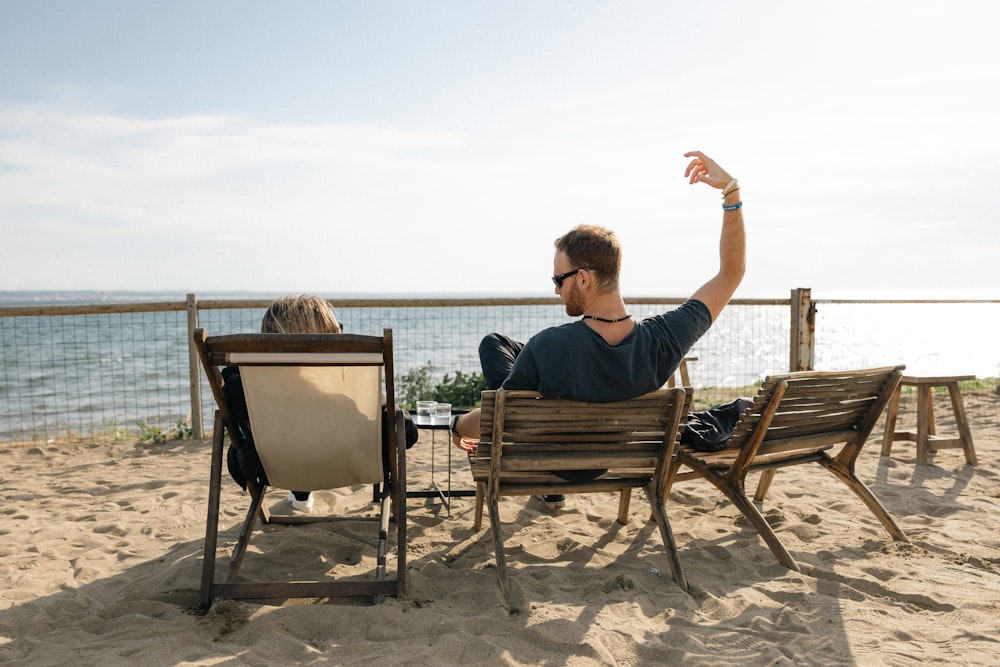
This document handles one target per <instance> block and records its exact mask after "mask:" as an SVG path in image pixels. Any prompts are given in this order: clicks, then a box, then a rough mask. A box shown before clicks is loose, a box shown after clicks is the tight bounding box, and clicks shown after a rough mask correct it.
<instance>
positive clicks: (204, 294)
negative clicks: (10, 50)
mask: <svg viewBox="0 0 1000 667" xmlns="http://www.w3.org/2000/svg"><path fill="white" fill-rule="evenodd" d="M811 289H812V297H813V299H817V300H831V299H835V300H857V301H884V300H888V301H894V300H898V301H916V300H954V301H998V302H1000V289H994V288H968V289H933V290H926V289H925V290H898V289H897V290H885V289H871V290H819V289H816V288H811ZM192 293H193V294H196V295H197V296H198V298H199V299H273V298H277V297H279V296H284V295H287V294H316V295H319V296H322V297H324V298H327V299H332V300H336V299H429V298H437V299H490V298H550V297H554V296H555V294H553V292H552V291H550V290H545V291H530V292H529V291H505V292H498V291H474V290H462V291H453V290H439V291H413V292H407V291H400V292H363V291H357V292H325V291H322V290H300V291H296V290H289V291H282V290H273V291H271V290H267V291H264V290H205V291H195V292H192V291H191V290H177V289H161V290H128V289H120V290H119V289H115V290H101V289H80V290H59V289H40V290H0V306H25V305H35V304H39V305H76V304H91V303H92V304H101V303H141V302H159V301H185V300H186V299H187V295H188V294H192ZM790 294H791V288H789V290H788V291H787V292H786V293H783V294H778V293H771V294H763V293H759V294H744V293H740V292H737V294H736V296H735V297H734V298H735V299H788V298H789V296H790ZM623 295H624V297H625V299H627V300H638V299H643V298H669V299H683V298H686V297H687V296H688V295H686V294H667V293H662V292H661V293H655V294H651V293H641V292H635V293H633V292H629V291H627V290H623Z"/></svg>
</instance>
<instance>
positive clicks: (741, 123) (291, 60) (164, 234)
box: [0, 0, 1000, 298]
mask: <svg viewBox="0 0 1000 667" xmlns="http://www.w3.org/2000/svg"><path fill="white" fill-rule="evenodd" d="M991 6H992V5H991V4H990V3H984V2H981V1H976V2H970V1H967V0H951V1H949V2H939V1H934V2H928V1H926V0H907V1H905V2H902V1H896V0H880V1H878V2H872V1H870V0H865V1H854V0H838V1H837V2H813V1H807V0H781V1H778V0H775V1H769V0H760V1H755V2H745V1H736V0H719V1H717V2H712V3H702V2H687V3H681V2H670V1H666V0H663V1H659V2H653V1H648V0H636V1H621V2H595V1H590V0H573V1H569V0H551V1H550V0H527V1H510V2H505V1H495V2H479V1H475V0H441V1H433V0H424V1H419V2H418V1H412V2H411V1H396V2H383V1H379V0H371V1H366V2H361V1H357V2H338V1H335V0H326V1H322V2H321V1H314V0H300V1H295V2H291V1H290V2H271V1H267V2H265V1H257V0H248V1H244V2H236V1H231V0H220V1H211V2H205V1H204V0H198V1H189V0H179V1H171V2H134V1H133V0H122V1H107V0H89V1H88V2H85V3H84V2H76V1H69V0H63V1H57V0H31V1H30V2H28V1H17V0H0V233H2V237H3V239H4V240H3V242H2V243H0V290H109V291H116V290H142V291H147V290H149V291H162V290H175V291H178V292H184V293H186V292H194V293H199V294H204V293H212V292H218V291H250V292H267V293H313V294H320V295H324V296H334V295H337V294H373V295H380V294H381V295H390V294H391V295H400V294H427V293H462V294H470V293H471V294H479V293H482V294H490V295H497V294H500V295H513V296H521V295H546V294H551V293H552V284H551V282H550V281H549V276H550V275H551V274H552V260H553V252H554V251H553V245H552V242H553V240H554V239H555V238H556V237H558V236H560V235H561V234H562V233H564V232H565V231H567V230H569V229H570V228H572V227H573V226H575V225H578V224H582V223H586V224H598V225H603V226H606V227H609V228H611V229H613V230H615V232H616V233H617V234H618V236H619V237H620V239H621V242H622V245H623V247H624V259H623V270H622V276H621V285H622V291H623V293H624V294H625V295H626V296H630V295H633V296H640V295H641V296H670V297H683V296H687V295H689V294H691V293H692V292H693V291H694V290H695V289H697V288H698V287H699V286H700V285H701V284H702V283H703V282H705V281H706V280H707V279H708V278H710V277H711V276H712V275H713V274H714V272H715V270H716V269H717V266H718V244H719V232H720V229H721V218H722V211H721V207H720V198H719V193H718V191H716V190H713V189H711V188H709V187H707V186H705V185H704V184H696V185H693V186H692V185H690V184H688V182H687V180H686V179H685V178H684V169H685V167H686V165H687V162H688V159H687V158H685V157H684V153H685V152H687V151H690V150H701V151H704V152H705V153H706V154H708V155H709V156H711V157H712V158H714V159H716V160H717V161H718V162H719V163H720V164H721V165H722V166H723V167H724V168H725V169H726V170H728V171H729V172H730V173H731V174H732V175H733V176H735V177H737V178H739V181H740V185H741V193H742V196H743V201H744V209H743V210H744V214H745V220H746V225H747V234H748V265H747V273H746V277H745V279H744V281H743V284H742V285H741V287H740V289H739V291H738V292H737V297H746V298H767V297H775V298H787V297H788V294H789V290H791V289H792V288H796V287H809V288H812V291H813V296H814V297H815V298H835V297H838V296H862V297H863V296H878V297H893V296H906V297H911V298H917V297H921V296H927V297H934V296H951V297H954V298H1000V262H998V259H1000V234H998V233H997V229H998V225H997V221H998V218H1000V187H998V185H1000V126H998V122H997V118H998V117H1000V113H998V103H997V100H998V99H1000V69H998V63H1000V39H997V37H996V29H995V21H994V20H993V19H995V16H992V17H991V13H992V14H996V13H997V10H993V9H990V7H991Z"/></svg>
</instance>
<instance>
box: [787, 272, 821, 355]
mask: <svg viewBox="0 0 1000 667" xmlns="http://www.w3.org/2000/svg"><path fill="white" fill-rule="evenodd" d="M791 306H792V309H791V310H792V326H791V341H790V344H789V346H788V348H789V360H788V370H789V371H791V372H795V371H811V370H813V355H814V354H815V352H816V304H815V303H813V300H812V290H811V289H810V288H808V287H797V288H795V289H793V290H792V296H791Z"/></svg>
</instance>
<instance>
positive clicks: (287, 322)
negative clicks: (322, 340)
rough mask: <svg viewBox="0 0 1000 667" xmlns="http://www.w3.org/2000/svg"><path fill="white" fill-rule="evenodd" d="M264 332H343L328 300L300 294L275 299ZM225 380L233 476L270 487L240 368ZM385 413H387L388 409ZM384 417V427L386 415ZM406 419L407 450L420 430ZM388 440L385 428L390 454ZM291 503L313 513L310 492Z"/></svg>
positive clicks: (293, 494) (293, 496)
mask: <svg viewBox="0 0 1000 667" xmlns="http://www.w3.org/2000/svg"><path fill="white" fill-rule="evenodd" d="M260 331H261V333H265V334H309V333H332V334H339V333H341V331H342V329H341V326H340V323H339V322H338V321H337V318H336V316H335V315H334V312H333V309H332V308H331V307H330V304H329V303H327V302H326V300H324V299H321V298H320V297H318V296H308V295H300V296H285V297H280V298H278V299H275V300H274V302H272V303H271V305H270V306H269V307H268V309H267V311H265V313H264V317H263V319H262V320H261V323H260ZM222 378H223V380H224V381H225V384H224V385H223V387H222V393H223V398H224V399H225V401H226V407H227V408H228V409H229V413H230V415H231V416H232V418H233V421H234V422H236V429H237V433H236V434H234V435H232V440H233V443H232V444H230V445H229V451H228V452H227V453H226V464H227V467H228V468H229V474H230V476H231V477H232V478H233V479H234V480H235V481H236V483H237V484H239V485H240V486H241V487H242V488H243V489H246V487H247V480H251V481H253V482H255V483H257V484H267V483H268V482H267V477H266V475H265V474H264V468H263V466H262V465H261V463H260V458H259V457H258V456H257V451H256V449H255V448H254V444H253V434H252V433H251V432H250V416H249V414H248V412H247V402H246V397H245V396H244V394H243V383H242V381H241V379H240V372H239V369H238V368H235V367H226V368H223V369H222ZM382 410H383V413H384V411H385V406H383V408H382ZM382 417H383V424H384V420H385V414H383V415H382ZM403 417H404V421H405V428H406V434H405V437H406V447H407V448H409V447H412V446H413V444H414V443H415V442H416V441H417V427H416V425H415V424H414V423H413V420H412V419H410V415H409V414H408V413H407V412H405V411H404V412H403ZM384 437H385V429H384V426H383V442H382V448H383V452H388V443H387V442H385V440H384ZM288 500H289V501H290V502H291V504H292V508H293V509H296V510H298V511H301V512H310V511H312V507H313V497H312V494H311V493H310V492H309V491H290V492H289V493H288Z"/></svg>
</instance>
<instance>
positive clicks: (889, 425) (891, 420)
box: [882, 375, 976, 465]
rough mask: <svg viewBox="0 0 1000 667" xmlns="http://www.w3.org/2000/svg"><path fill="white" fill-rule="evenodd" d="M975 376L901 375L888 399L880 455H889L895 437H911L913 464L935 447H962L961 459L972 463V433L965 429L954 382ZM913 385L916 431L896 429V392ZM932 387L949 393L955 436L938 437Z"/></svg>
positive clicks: (966, 427)
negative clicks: (941, 388)
mask: <svg viewBox="0 0 1000 667" xmlns="http://www.w3.org/2000/svg"><path fill="white" fill-rule="evenodd" d="M975 379H976V376H975V375H952V376H944V377H941V376H938V377H915V376H912V375H904V376H903V379H902V381H901V382H900V383H899V387H898V388H897V389H896V393H895V394H894V395H893V397H892V399H891V400H890V401H889V411H888V412H887V413H886V419H885V436H884V437H883V439H882V456H889V452H890V450H891V449H892V443H893V442H894V441H896V440H911V441H913V442H915V443H917V463H927V462H928V461H927V458H928V456H929V455H930V454H931V453H933V452H935V451H937V450H939V449H958V448H961V449H963V450H965V462H966V463H968V464H969V465H976V450H975V449H973V447H972V432H971V431H970V430H969V420H968V419H967V418H966V416H965V406H963V405H962V393H961V392H960V391H959V389H958V383H959V382H960V381H963V380H975ZM904 385H906V386H909V387H916V388H917V431H916V433H914V432H913V431H897V430H896V415H897V413H898V412H899V393H900V391H901V390H902V388H903V386H904ZM932 387H948V395H949V396H951V408H952V410H953V411H954V412H955V424H956V425H957V426H958V437H954V436H939V435H937V429H936V428H935V426H934V404H933V397H932V396H931V388H932Z"/></svg>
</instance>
